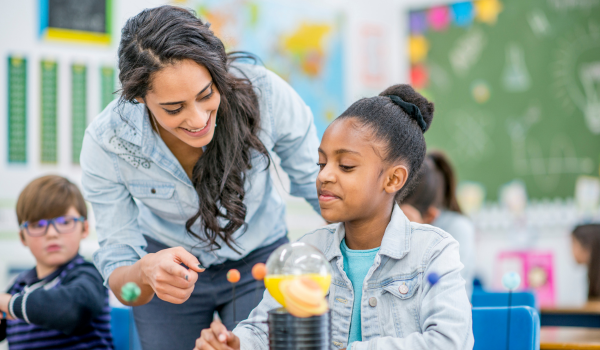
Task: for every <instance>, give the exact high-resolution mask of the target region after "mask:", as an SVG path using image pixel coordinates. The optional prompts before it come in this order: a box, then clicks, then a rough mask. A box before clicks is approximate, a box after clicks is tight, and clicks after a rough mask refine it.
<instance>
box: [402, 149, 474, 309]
mask: <svg viewBox="0 0 600 350" xmlns="http://www.w3.org/2000/svg"><path fill="white" fill-rule="evenodd" d="M398 204H400V208H402V211H404V213H405V215H406V216H407V217H408V219H409V220H410V221H413V222H418V223H421V224H430V225H433V226H435V227H439V228H441V229H442V230H444V231H446V232H448V233H449V234H451V235H452V237H454V238H455V239H456V240H457V241H458V243H459V244H460V261H461V262H462V263H463V265H464V268H463V269H462V272H461V275H462V276H463V278H464V279H465V281H466V290H467V295H468V296H469V298H470V297H471V294H472V292H473V277H474V274H475V227H474V226H473V223H472V222H471V220H469V219H468V218H467V217H466V216H464V215H463V214H462V212H461V210H460V207H459V205H458V201H457V200H456V180H455V176H454V171H453V170H452V166H451V165H450V162H449V161H448V158H447V157H446V156H445V155H444V154H443V153H441V152H439V151H433V152H430V153H429V154H428V155H427V158H426V159H425V162H423V167H422V169H421V173H420V175H419V180H418V184H417V186H416V187H415V188H414V189H413V191H412V192H411V193H410V194H409V195H408V196H407V197H406V198H405V199H404V200H402V202H398Z"/></svg>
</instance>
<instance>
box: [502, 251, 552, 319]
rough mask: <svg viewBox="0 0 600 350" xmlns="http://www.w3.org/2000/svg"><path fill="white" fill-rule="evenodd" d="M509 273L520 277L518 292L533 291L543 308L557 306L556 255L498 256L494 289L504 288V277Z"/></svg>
mask: <svg viewBox="0 0 600 350" xmlns="http://www.w3.org/2000/svg"><path fill="white" fill-rule="evenodd" d="M507 272H516V273H517V274H518V275H520V276H521V277H522V278H521V281H520V282H521V283H520V286H519V287H517V288H515V289H516V290H525V289H529V290H533V292H534V294H535V299H536V303H537V304H539V306H541V307H552V306H554V304H555V301H556V298H555V287H554V255H553V254H552V252H539V251H511V252H502V253H500V254H499V255H498V260H497V265H496V272H495V276H496V277H495V282H494V287H495V288H496V289H498V290H501V289H502V288H503V281H502V279H503V277H504V276H505V275H506V273H507Z"/></svg>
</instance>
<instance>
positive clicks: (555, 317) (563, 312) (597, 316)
mask: <svg viewBox="0 0 600 350" xmlns="http://www.w3.org/2000/svg"><path fill="white" fill-rule="evenodd" d="M540 311H541V312H540V324H541V325H542V327H543V326H560V327H593V328H600V302H598V301H593V302H588V303H586V304H585V305H582V306H579V307H560V308H542V309H541V310H540Z"/></svg>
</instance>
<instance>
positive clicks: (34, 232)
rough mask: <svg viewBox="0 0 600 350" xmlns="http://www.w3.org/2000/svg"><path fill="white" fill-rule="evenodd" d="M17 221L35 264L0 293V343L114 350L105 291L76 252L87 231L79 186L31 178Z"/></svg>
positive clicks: (56, 179)
mask: <svg viewBox="0 0 600 350" xmlns="http://www.w3.org/2000/svg"><path fill="white" fill-rule="evenodd" d="M17 219H18V220H19V225H20V226H19V227H20V231H19V236H20V238H21V242H22V243H23V245H25V246H26V247H29V249H30V250H31V253H32V254H33V256H34V257H35V260H36V266H35V268H33V269H31V270H29V271H26V272H24V273H22V274H21V275H19V276H18V277H17V279H16V281H15V283H14V284H13V285H12V287H10V289H9V290H8V293H0V317H2V325H1V326H0V341H1V340H3V339H4V338H6V339H7V340H8V346H9V348H10V349H49V348H52V349H113V344H112V336H111V332H110V308H109V306H108V291H107V289H106V288H104V286H103V284H102V277H101V276H100V273H98V271H97V270H96V268H95V267H94V265H93V264H91V263H88V262H85V261H84V260H83V258H82V257H81V256H80V255H79V254H78V251H79V243H80V241H81V240H82V239H84V238H85V237H87V236H88V233H89V227H88V222H87V208H86V206H85V201H84V200H83V197H82V195H81V193H80V192H79V189H78V188H77V186H75V185H74V184H73V183H71V182H69V180H67V179H65V178H63V177H60V176H53V175H50V176H44V177H41V178H38V179H36V180H33V181H32V182H31V183H30V184H29V185H27V187H25V189H24V190H23V192H21V195H20V196H19V199H18V201H17Z"/></svg>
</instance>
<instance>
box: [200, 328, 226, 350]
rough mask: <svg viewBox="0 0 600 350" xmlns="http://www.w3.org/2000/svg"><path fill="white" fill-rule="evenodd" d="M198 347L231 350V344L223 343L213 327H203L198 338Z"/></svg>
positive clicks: (203, 349)
mask: <svg viewBox="0 0 600 350" xmlns="http://www.w3.org/2000/svg"><path fill="white" fill-rule="evenodd" d="M196 348H198V349H202V350H207V349H208V350H213V349H214V350H231V348H230V347H229V346H227V345H226V344H223V343H221V342H220V341H219V340H218V339H217V337H216V335H215V334H214V332H213V330H212V329H210V328H209V329H203V330H202V333H200V338H199V339H198V340H196Z"/></svg>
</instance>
